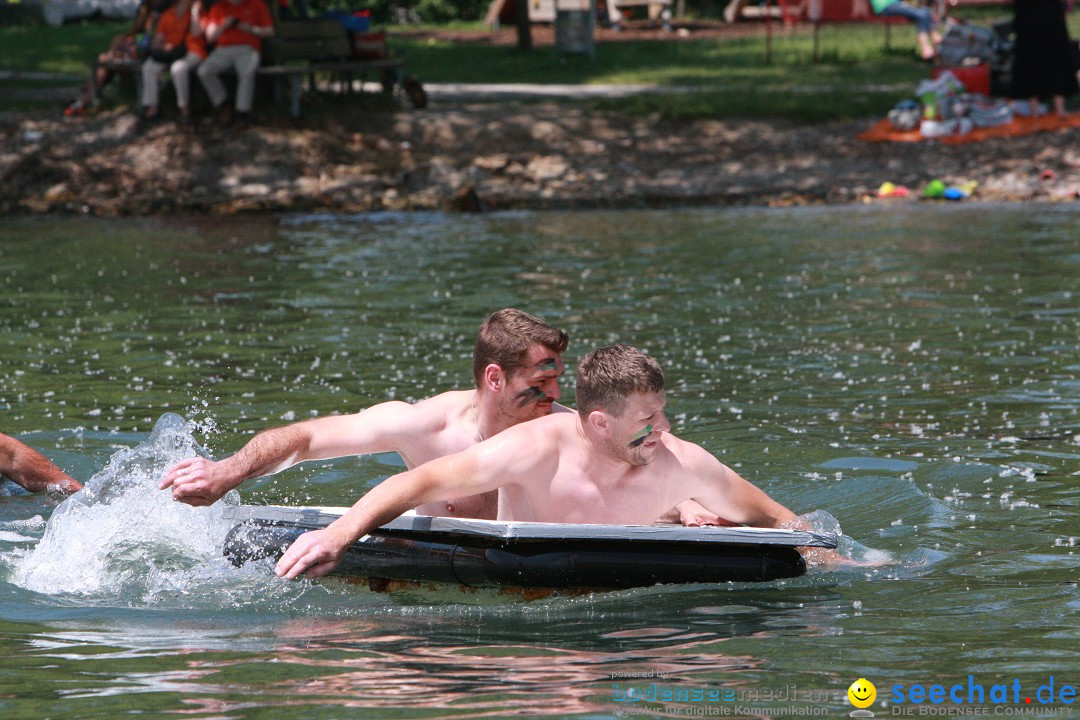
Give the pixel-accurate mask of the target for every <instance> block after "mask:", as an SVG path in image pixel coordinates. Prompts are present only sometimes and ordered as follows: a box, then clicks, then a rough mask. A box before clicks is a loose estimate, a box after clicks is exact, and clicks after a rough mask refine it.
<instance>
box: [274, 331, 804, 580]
mask: <svg viewBox="0 0 1080 720" xmlns="http://www.w3.org/2000/svg"><path fill="white" fill-rule="evenodd" d="M576 395H577V412H576V414H571V413H555V414H552V415H549V416H547V417H544V418H539V419H537V420H534V421H532V422H528V423H521V424H518V425H515V426H514V427H511V428H508V429H506V430H504V431H503V432H501V433H499V435H498V436H496V437H494V438H492V439H490V440H488V441H486V442H482V443H478V444H476V445H474V446H473V447H471V448H469V449H468V450H465V451H464V452H460V453H457V454H456V455H450V456H448V457H444V458H440V459H438V460H434V461H432V462H429V463H427V464H426V465H422V466H420V467H418V468H415V469H412V470H409V471H407V472H404V473H401V474H399V475H395V476H393V477H390V478H388V479H387V480H385V481H383V482H382V483H380V484H379V485H378V486H377V487H375V488H374V489H372V490H371V491H370V492H368V493H367V494H366V495H365V496H364V497H363V498H361V499H360V501H359V502H357V503H356V504H355V505H353V506H352V507H351V508H350V509H349V510H348V512H346V513H345V514H344V515H343V516H342V517H341V518H339V519H338V520H335V521H334V522H333V523H331V524H330V525H328V526H327V527H326V528H324V529H321V530H316V531H313V532H309V533H305V534H304V535H301V536H300V537H299V538H297V540H296V542H294V543H293V544H292V545H291V546H290V547H289V548H288V550H286V551H285V554H284V555H283V556H282V557H281V559H280V560H279V561H278V563H277V566H276V567H275V572H276V573H277V574H278V575H280V576H283V577H286V578H289V579H293V578H296V577H298V576H300V575H302V574H306V575H307V576H308V577H319V576H321V575H325V574H326V573H328V572H330V571H331V570H332V569H333V568H334V567H335V566H336V565H337V563H338V562H339V561H340V559H341V557H342V555H343V554H344V552H345V549H346V548H347V547H348V546H349V545H350V544H351V543H353V542H354V541H355V540H356V539H357V538H359V537H361V536H363V535H364V534H366V533H368V532H370V531H371V530H373V529H374V528H376V527H378V526H379V525H381V524H383V523H385V522H388V521H389V520H392V519H393V518H395V517H397V516H398V515H400V514H401V513H403V512H405V511H406V510H408V509H409V508H411V507H415V506H416V505H421V504H424V503H431V502H436V501H439V500H440V499H442V498H448V497H458V496H461V495H475V494H482V493H489V492H491V491H493V490H496V489H500V490H501V492H500V493H499V511H498V518H499V519H500V520H507V521H539V522H560V523H610V524H648V523H651V522H653V521H654V520H655V519H656V518H657V517H659V516H660V515H662V514H663V513H664V512H665V510H667V509H668V508H671V507H674V506H675V505H677V504H679V503H681V502H683V501H685V500H687V499H690V498H692V499H693V500H696V501H697V502H699V503H701V505H703V506H704V507H705V508H706V509H707V510H708V511H710V512H712V513H716V514H717V515H719V516H721V517H724V518H727V519H729V520H731V521H734V522H736V523H740V524H747V525H756V526H762V527H778V526H780V525H781V524H783V523H785V522H787V521H789V520H791V519H792V518H794V517H795V514H794V513H792V512H791V511H790V510H788V509H787V508H786V507H784V506H783V505H781V504H780V503H778V502H776V501H775V500H773V499H772V498H770V497H769V496H768V495H766V494H765V493H764V492H762V491H761V490H759V489H758V488H756V487H755V486H753V485H751V484H750V483H749V482H747V481H746V480H744V479H743V478H741V477H740V476H739V475H738V474H737V473H735V472H734V471H733V470H731V469H730V468H728V467H727V466H725V465H724V464H722V463H721V462H720V461H719V460H717V459H716V458H715V457H713V456H712V455H711V454H710V453H709V452H707V451H706V450H705V449H703V448H701V447H700V446H698V445H695V444H693V443H689V442H685V441H682V440H679V439H678V438H676V437H674V436H673V435H671V434H670V432H669V430H670V428H671V426H670V425H669V424H668V420H667V417H666V416H665V414H664V406H665V403H666V399H665V396H664V373H663V371H662V370H661V369H660V366H659V364H658V363H657V362H656V361H655V360H653V359H652V358H650V357H649V356H647V355H645V354H644V353H642V352H641V351H639V350H636V349H634V348H630V347H627V346H624V345H611V346H608V347H603V348H599V349H597V350H594V351H593V352H592V353H590V354H589V355H587V356H586V357H585V358H584V359H583V360H582V361H581V366H580V368H579V370H578V384H577V392H576Z"/></svg>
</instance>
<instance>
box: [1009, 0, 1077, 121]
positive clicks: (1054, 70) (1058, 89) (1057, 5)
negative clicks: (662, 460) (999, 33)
mask: <svg viewBox="0 0 1080 720" xmlns="http://www.w3.org/2000/svg"><path fill="white" fill-rule="evenodd" d="M1013 28H1014V29H1015V31H1016V45H1015V46H1014V48H1013V86H1012V96H1013V97H1014V98H1020V99H1024V98H1027V99H1028V101H1029V102H1030V103H1031V115H1032V117H1034V116H1036V115H1038V114H1039V99H1040V98H1051V99H1052V100H1053V104H1054V112H1055V113H1057V114H1058V115H1065V98H1066V96H1072V95H1075V94H1077V93H1078V92H1080V86H1078V84H1077V79H1076V71H1077V69H1078V68H1077V67H1076V66H1075V60H1074V58H1073V50H1072V45H1071V42H1070V41H1069V29H1068V27H1066V25H1065V6H1064V5H1063V4H1062V2H1061V0H1017V1H1016V2H1015V3H1014V5H1013Z"/></svg>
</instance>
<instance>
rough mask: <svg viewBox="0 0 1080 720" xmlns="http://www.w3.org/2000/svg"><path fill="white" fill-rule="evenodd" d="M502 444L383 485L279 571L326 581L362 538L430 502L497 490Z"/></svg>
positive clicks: (302, 543)
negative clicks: (322, 577)
mask: <svg viewBox="0 0 1080 720" xmlns="http://www.w3.org/2000/svg"><path fill="white" fill-rule="evenodd" d="M496 443H499V440H498V439H495V440H489V441H488V442H487V443H481V444H480V445H477V446H475V447H471V448H469V449H468V450H465V451H463V452H460V453H457V454H455V455H449V456H447V457H442V458H438V459H436V460H432V461H431V462H428V463H424V464H423V465H421V466H420V467H418V468H415V469H413V470H409V471H407V472H403V473H400V474H398V475H394V476H392V477H389V478H387V479H386V480H384V481H382V482H381V483H379V484H378V485H376V486H375V487H374V488H372V489H371V490H369V491H368V493H367V494H366V495H364V497H362V498H360V500H359V501H357V503H356V504H355V505H353V506H352V507H351V508H349V510H348V511H347V512H346V513H345V514H344V515H342V516H341V517H340V518H338V519H337V520H335V521H334V522H332V523H330V524H329V525H327V526H326V527H325V528H323V529H321V530H313V531H311V532H307V533H304V534H303V535H301V536H300V537H298V538H297V539H296V541H295V542H293V544H292V545H290V546H289V548H288V549H287V550H286V551H285V554H284V555H282V556H281V559H280V560H278V562H277V565H276V566H275V567H274V572H275V573H276V574H277V575H278V576H280V577H284V578H286V579H289V580H294V579H296V578H297V577H300V576H301V575H306V577H309V578H316V577H321V576H323V575H325V574H327V573H328V572H330V571H331V570H333V569H334V568H335V567H336V566H337V564H338V563H339V562H340V561H341V557H342V556H343V555H344V554H345V550H346V549H347V548H348V547H349V545H351V544H352V543H354V542H356V540H358V539H359V538H361V537H363V536H364V535H366V534H367V533H369V532H371V531H372V530H374V529H375V528H377V527H379V526H380V525H382V524H383V523H386V522H389V521H390V520H393V519H394V518H396V517H397V516H398V515H400V514H401V513H403V512H405V511H406V510H408V509H410V508H413V507H416V506H417V505H420V504H422V503H425V502H432V501H435V500H445V499H447V498H452V497H461V496H464V495H478V494H480V493H484V492H489V491H491V490H495V489H496V488H498V487H499V486H500V485H502V484H504V483H503V478H504V477H505V473H504V472H501V471H500V470H499V468H502V467H504V466H505V463H503V462H502V461H501V460H500V459H499V455H500V450H501V448H492V447H486V446H491V445H492V444H496Z"/></svg>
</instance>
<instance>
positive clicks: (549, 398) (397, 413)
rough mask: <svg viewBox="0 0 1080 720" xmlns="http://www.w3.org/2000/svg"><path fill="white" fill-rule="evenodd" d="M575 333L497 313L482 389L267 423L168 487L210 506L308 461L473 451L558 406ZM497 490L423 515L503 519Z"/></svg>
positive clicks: (481, 347)
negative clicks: (565, 362) (260, 479)
mask: <svg viewBox="0 0 1080 720" xmlns="http://www.w3.org/2000/svg"><path fill="white" fill-rule="evenodd" d="M568 343H569V336H568V335H567V334H566V333H565V332H563V331H562V330H559V329H557V328H554V327H552V326H551V325H548V324H547V323H546V322H544V321H543V320H540V319H539V318H536V317H534V316H532V315H529V314H528V313H525V312H522V311H520V310H515V309H513V308H506V309H503V310H499V311H497V312H495V313H493V314H492V315H491V316H490V317H488V319H487V320H485V321H484V323H483V325H481V327H480V332H479V333H478V334H477V336H476V345H475V346H474V348H473V380H474V382H475V386H476V387H475V389H473V390H452V391H450V392H445V393H442V394H440V395H436V396H435V397H431V398H428V399H427V400H422V401H420V402H418V403H415V404H409V403H405V402H400V401H391V402H384V403H380V404H378V405H373V406H372V407H370V408H368V409H366V410H363V411H361V412H358V413H355V414H352V415H335V416H331V417H324V418H317V419H314V420H307V421H304V422H299V423H295V424H293V425H287V426H285V427H279V428H273V429H270V430H265V431H263V432H261V433H259V434H258V435H256V436H255V437H254V438H252V439H251V441H250V442H249V443H248V444H247V445H245V446H244V447H243V448H242V449H241V450H240V451H239V452H238V453H236V454H235V455H232V456H230V457H227V458H225V459H224V460H221V461H220V462H214V461H212V460H207V459H205V458H191V459H189V460H184V461H182V462H179V463H177V464H176V465H174V466H173V467H171V468H169V470H168V471H167V472H166V473H165V477H164V478H163V479H162V482H161V488H162V489H165V488H169V487H171V488H172V494H173V498H174V499H176V500H178V501H180V502H183V503H187V504H188V505H210V504H212V503H214V502H215V501H217V500H218V499H219V498H221V496H223V495H224V494H225V493H227V492H228V491H229V490H232V489H233V488H235V487H237V486H239V485H240V484H241V483H242V482H243V481H244V480H247V479H248V478H254V477H261V476H263V475H270V474H273V473H276V472H279V471H281V470H284V469H285V468H288V467H291V466H293V465H295V464H297V463H300V462H304V461H305V460H325V459H328V458H336V457H344V456H347V455H368V454H371V453H381V452H396V453H398V454H399V455H400V456H401V458H402V459H403V460H404V461H405V465H406V467H409V468H414V467H418V466H420V465H423V464H424V463H426V462H428V461H429V460H434V459H435V458H440V457H443V456H445V455H451V454H453V453H456V452H460V451H462V450H465V449H466V448H469V447H472V446H473V445H475V444H477V443H479V442H481V441H483V440H485V439H487V438H490V437H492V436H494V435H497V434H499V433H500V432H502V431H504V430H506V429H507V428H509V427H511V426H513V425H517V424H519V423H523V422H525V421H527V420H533V419H535V418H540V417H544V416H545V415H549V414H550V413H552V412H553V411H565V412H569V410H568V409H567V408H565V407H562V406H561V405H558V404H557V403H556V402H555V401H556V400H558V399H559V396H560V392H559V377H560V376H562V374H563V371H564V367H563V361H562V353H563V352H565V351H566V346H567V344H568ZM497 498H498V492H497V491H496V490H489V491H485V492H482V493H475V494H470V496H469V497H455V498H453V499H451V498H441V499H440V500H439V501H438V502H430V503H425V504H424V505H423V506H421V507H418V508H417V509H416V511H417V512H418V513H421V514H424V515H445V516H450V517H463V518H484V519H494V517H495V513H496V509H497Z"/></svg>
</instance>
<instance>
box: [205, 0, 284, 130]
mask: <svg viewBox="0 0 1080 720" xmlns="http://www.w3.org/2000/svg"><path fill="white" fill-rule="evenodd" d="M273 36H274V22H273V20H272V19H271V18H270V11H269V10H267V9H266V3H264V2H263V0H219V1H218V2H215V3H214V5H213V6H212V7H211V8H210V12H209V14H208V15H207V22H206V42H207V44H208V45H214V46H215V47H214V51H213V52H212V53H210V56H209V57H208V58H206V60H204V61H203V63H202V65H200V66H199V70H198V73H199V80H200V81H202V84H203V87H205V88H206V94H207V95H209V96H210V102H211V103H213V105H214V108H215V109H216V110H217V111H218V121H219V122H220V123H221V124H222V125H224V126H226V127H228V126H230V125H232V124H233V122H234V120H237V121H238V122H239V123H240V125H241V126H242V125H243V124H244V123H246V122H247V119H248V116H249V115H250V113H251V107H252V105H253V104H254V102H255V73H256V72H257V71H258V69H259V51H260V50H262V41H263V40H265V39H268V38H271V37H273ZM227 70H234V71H235V72H236V116H235V117H234V115H233V113H232V111H231V110H230V109H229V108H228V107H227V106H226V105H225V101H226V100H228V92H227V91H226V90H225V85H224V83H222V82H221V74H222V73H224V72H225V71H227Z"/></svg>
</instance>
